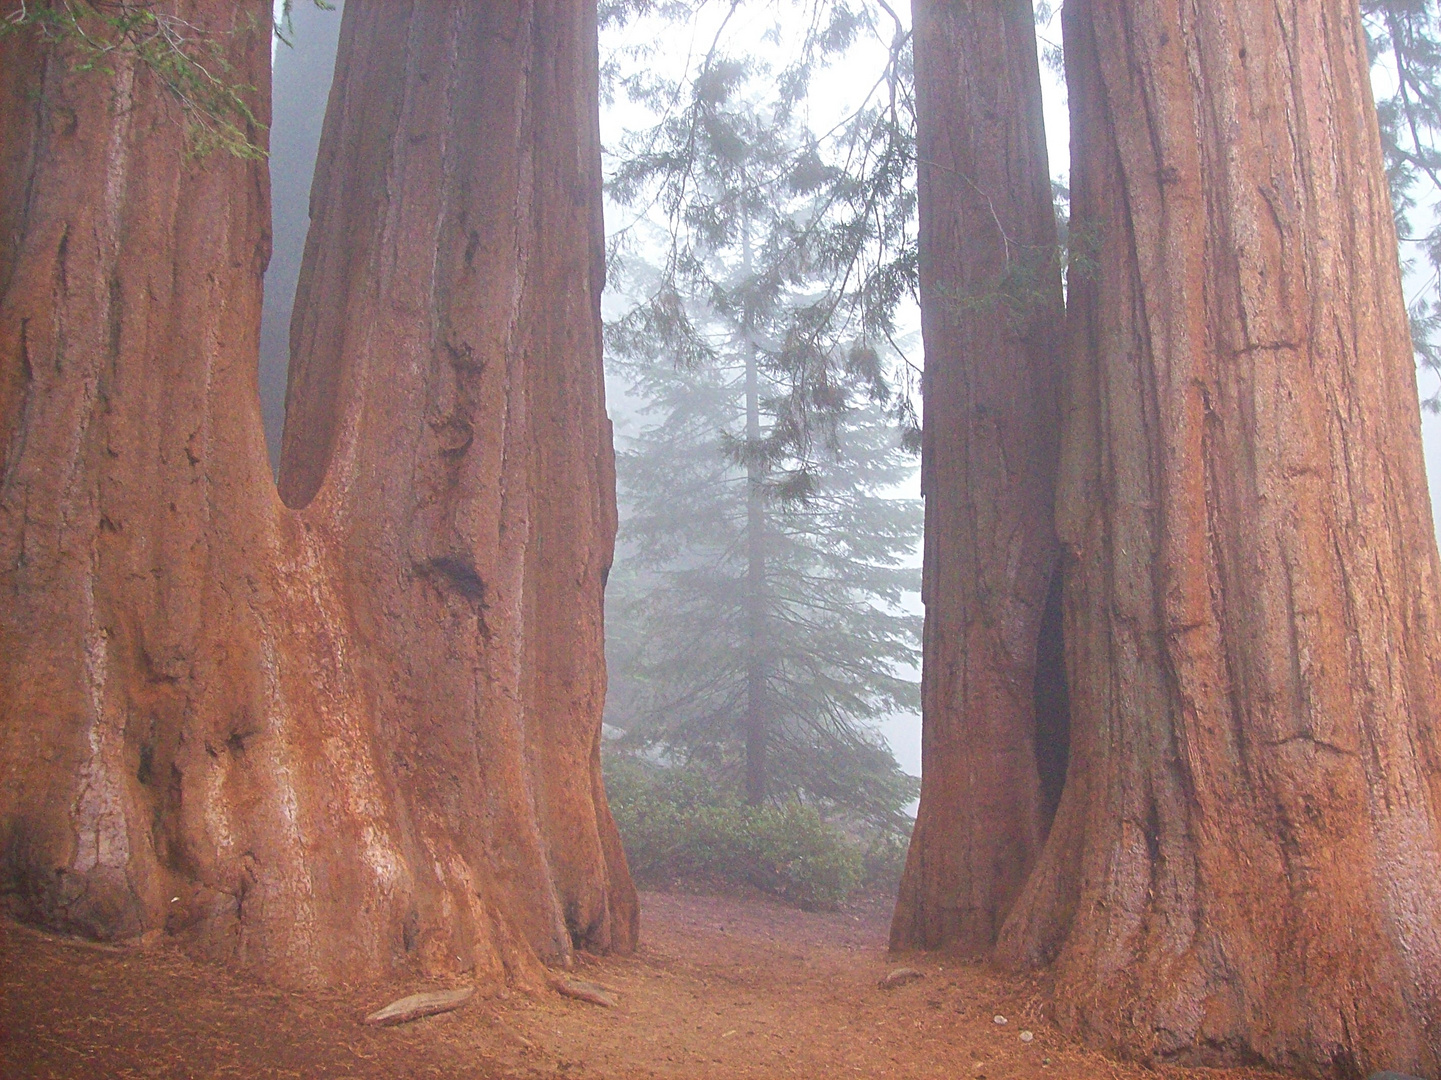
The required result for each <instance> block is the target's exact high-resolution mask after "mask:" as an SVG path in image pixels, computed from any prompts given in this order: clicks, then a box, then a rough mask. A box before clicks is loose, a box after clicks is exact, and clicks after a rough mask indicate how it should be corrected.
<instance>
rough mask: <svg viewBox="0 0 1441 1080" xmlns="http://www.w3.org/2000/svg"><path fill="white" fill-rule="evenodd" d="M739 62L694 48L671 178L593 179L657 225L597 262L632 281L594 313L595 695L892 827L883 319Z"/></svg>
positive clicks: (902, 798)
mask: <svg viewBox="0 0 1441 1080" xmlns="http://www.w3.org/2000/svg"><path fill="white" fill-rule="evenodd" d="M752 74H753V72H752V70H751V69H749V68H748V67H747V66H746V65H742V64H733V65H716V66H714V67H713V68H712V69H711V78H710V79H709V80H708V81H706V82H703V83H702V84H701V85H700V86H698V87H697V88H696V89H695V91H694V93H695V95H696V96H697V98H699V99H702V100H701V103H700V105H699V106H697V107H696V108H694V109H692V110H690V114H691V116H692V117H693V118H694V125H693V130H692V132H691V137H692V138H693V139H694V146H693V147H691V149H690V150H689V151H688V153H689V160H688V163H687V166H686V169H685V174H684V179H683V181H682V180H680V179H678V178H677V176H676V175H675V174H674V173H672V172H671V171H670V170H668V169H660V168H659V167H657V168H656V169H655V170H654V171H648V170H647V168H646V167H642V166H640V165H637V166H635V167H633V168H630V169H627V170H623V171H622V174H621V176H620V179H619V180H618V182H617V184H616V185H615V189H614V191H615V194H616V196H617V197H618V198H621V199H624V200H625V201H626V202H627V203H629V204H631V205H634V204H635V203H637V202H639V201H641V200H642V199H643V198H644V197H645V196H647V195H648V194H654V193H655V192H657V191H659V192H660V197H661V198H663V199H670V200H673V202H672V204H671V205H673V206H674V207H675V209H676V212H677V214H678V225H679V228H678V231H677V234H676V235H677V239H676V241H675V243H674V244H673V245H672V246H671V248H670V250H669V252H668V254H667V257H666V258H665V260H664V261H663V262H662V263H661V265H659V266H657V265H655V264H654V263H649V262H644V261H642V260H640V259H639V258H637V257H635V256H634V255H632V256H630V257H628V258H622V259H619V260H617V262H616V263H615V265H614V267H613V273H615V274H616V276H617V277H618V279H619V286H620V288H621V290H622V291H623V292H624V293H625V294H627V295H629V296H633V297H637V298H638V302H637V303H636V304H635V306H634V307H632V308H631V309H630V310H629V311H628V312H627V313H625V314H624V315H623V316H621V317H620V318H618V319H616V320H614V321H613V322H612V323H611V324H610V326H609V328H608V335H609V340H608V344H609V348H610V359H611V364H612V370H613V371H615V370H619V371H620V372H621V373H623V374H624V375H625V377H626V378H627V379H628V380H629V382H630V385H631V391H632V393H633V395H634V396H635V397H636V399H638V400H639V401H641V402H644V403H645V407H644V410H643V414H642V415H643V424H642V427H641V430H640V432H639V434H638V435H636V436H634V437H633V438H630V439H626V438H624V437H622V438H621V439H620V440H619V455H618V456H619V470H618V471H619V476H620V502H621V507H622V535H621V544H620V549H619V552H618V555H617V560H616V567H615V569H614V571H613V572H612V575H611V578H610V583H609V587H608V593H607V624H608V642H609V644H608V651H609V658H610V664H611V669H610V670H611V692H610V698H609V704H608V714H607V715H608V720H609V722H610V723H611V724H613V725H614V726H616V727H618V728H621V729H623V730H625V732H626V733H627V736H626V738H627V741H628V742H629V743H630V744H631V745H633V746H646V747H650V748H653V749H654V750H656V751H658V752H659V753H660V754H661V755H662V756H663V757H665V758H667V759H671V760H683V761H684V762H685V763H686V764H687V765H689V766H691V767H692V768H696V769H703V770H706V771H707V772H708V773H709V775H710V776H711V778H712V779H713V781H714V782H715V783H716V784H718V785H720V786H722V787H726V788H729V789H731V790H734V791H737V792H744V794H745V796H746V798H747V800H748V801H749V802H751V803H752V804H760V803H764V802H768V801H776V800H780V801H784V800H786V799H798V800H801V801H805V802H810V803H813V804H816V805H818V806H820V807H822V808H824V809H828V810H830V809H834V810H840V811H845V812H848V813H849V814H850V815H852V816H854V817H856V818H859V819H863V820H865V821H868V822H870V823H872V824H875V825H888V826H891V827H894V828H901V827H903V826H904V823H905V819H904V817H903V816H902V814H901V810H902V808H903V807H904V806H905V804H906V803H908V802H909V801H910V800H911V799H912V798H914V795H915V782H914V781H913V780H912V779H911V778H909V777H907V776H905V775H904V774H903V773H902V772H901V771H900V770H899V768H898V767H897V765H896V763H895V761H894V759H893V758H892V756H891V754H890V752H889V750H888V749H887V748H886V747H885V744H884V743H883V742H882V740H881V739H880V737H879V736H878V735H877V734H876V733H875V732H874V730H873V728H872V722H873V721H874V720H876V719H878V718H879V717H881V716H884V715H886V714H888V713H890V712H892V711H896V710H914V709H915V708H916V704H917V702H916V692H915V684H914V682H912V681H910V680H908V679H906V678H904V677H902V676H901V675H899V674H898V670H901V669H904V668H905V667H906V666H908V665H910V664H912V663H914V660H915V657H916V648H917V645H918V642H919V632H920V625H919V622H920V620H919V619H918V618H917V617H916V616H914V615H910V614H907V613H906V612H904V611H903V610H901V608H900V603H901V600H902V594H903V593H904V592H905V591H907V590H910V589H914V588H916V587H917V584H918V574H917V572H916V570H915V568H914V567H911V566H907V565H906V563H907V562H908V561H910V556H911V553H912V552H913V551H914V549H915V545H916V543H917V541H918V539H919V535H920V527H921V514H920V507H919V504H918V503H917V502H915V501H914V500H905V499H899V498H893V497H890V496H888V494H887V491H888V489H891V488H893V487H895V486H896V485H897V484H899V483H900V482H901V481H902V480H904V478H905V477H906V476H907V475H909V473H910V472H911V471H912V469H913V468H914V462H913V458H912V456H911V454H910V453H909V452H908V451H907V450H906V449H905V448H904V447H903V446H901V445H900V438H899V435H898V433H897V430H896V425H895V423H894V419H893V414H892V415H888V412H887V405H888V404H889V402H890V398H889V390H888V387H887V381H886V376H885V369H886V342H885V334H886V329H885V328H884V327H883V326H878V325H877V324H876V323H875V322H873V321H870V320H868V318H867V315H866V310H867V301H866V299H865V297H864V295H860V294H852V295H846V294H845V293H844V290H843V289H841V288H840V287H839V286H838V285H837V282H836V276H835V274H836V271H837V270H838V269H840V268H841V267H842V264H843V263H844V262H845V260H846V259H847V258H848V257H849V256H847V255H846V254H845V249H846V245H847V244H848V243H850V242H852V241H851V240H849V239H848V237H849V235H850V234H849V233H848V232H847V227H846V225H845V224H844V223H842V224H838V225H836V224H832V223H828V221H827V214H828V213H829V212H830V210H831V207H832V206H833V202H834V180H835V173H834V172H833V171H832V170H833V168H834V167H833V166H829V165H827V164H826V163H825V162H824V161H823V160H822V158H821V156H820V152H819V150H818V149H817V147H816V140H815V137H814V135H813V134H812V133H810V132H809V131H808V130H807V129H806V128H805V127H804V126H803V125H801V124H800V123H799V122H798V121H797V120H796V119H795V118H794V117H793V116H792V115H790V114H788V113H787V112H786V111H785V109H784V108H781V107H779V106H777V105H776V103H775V102H774V101H773V100H772V101H761V100H757V97H756V96H755V92H754V83H753V81H752V79H751V78H750V76H751V75H752ZM798 162H799V163H800V165H798V164H797V163H798ZM806 163H809V167H808V168H807V164H806ZM682 183H683V184H684V185H685V187H686V189H687V190H686V193H684V194H682V193H679V192H677V191H676V186H677V185H680V184H682ZM838 251H839V253H838ZM842 276H843V271H842ZM842 335H844V336H842Z"/></svg>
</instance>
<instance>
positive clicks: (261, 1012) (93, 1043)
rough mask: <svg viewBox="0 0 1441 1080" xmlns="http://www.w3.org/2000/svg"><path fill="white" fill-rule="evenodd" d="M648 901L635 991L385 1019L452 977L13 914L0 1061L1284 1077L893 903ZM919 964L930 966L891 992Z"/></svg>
mask: <svg viewBox="0 0 1441 1080" xmlns="http://www.w3.org/2000/svg"><path fill="white" fill-rule="evenodd" d="M643 903H644V919H645V921H644V924H643V940H644V944H643V946H642V948H641V950H640V952H639V953H638V954H637V955H636V956H634V957H630V958H625V959H620V958H604V959H599V958H597V959H590V958H587V959H586V960H585V961H584V962H583V964H582V965H581V967H580V968H579V969H578V970H577V972H576V973H575V974H576V976H577V977H579V978H584V979H590V980H593V981H597V982H600V983H603V984H605V985H607V986H609V987H611V988H613V989H614V990H615V991H617V993H618V997H619V1002H620V1004H619V1006H618V1007H616V1008H614V1009H607V1008H602V1007H599V1006H596V1005H590V1004H586V1003H584V1002H580V1001H574V1000H570V999H567V998H564V997H561V996H560V995H558V994H553V993H550V992H542V993H537V994H519V993H513V994H510V995H508V996H506V997H505V998H491V999H489V1000H472V1002H471V1003H470V1004H468V1005H466V1006H465V1007H464V1008H462V1009H461V1010H459V1011H458V1012H454V1013H450V1014H447V1015H444V1016H436V1017H430V1018H427V1019H424V1020H419V1021H416V1022H414V1023H411V1024H406V1025H404V1026H401V1027H396V1028H383V1029H375V1028H367V1027H365V1026H363V1025H362V1024H361V1023H360V1018H361V1017H362V1016H364V1015H365V1014H366V1013H367V1012H369V1011H371V1010H373V1009H375V1008H378V1007H379V1006H381V1005H384V1004H385V1003H386V1002H388V1001H389V1000H391V999H392V998H394V997H398V996H401V995H402V994H406V993H411V992H414V991H417V990H422V989H433V988H434V987H433V986H425V985H412V984H407V985H397V986H394V987H389V988H386V989H383V990H376V989H374V988H369V989H366V990H337V991H328V992H324V993H318V994H293V993H288V992H284V991H276V990H272V989H268V988H266V987H263V986H260V985H258V984H255V983H252V982H248V981H245V980H241V979H237V978H236V977H234V976H233V975H230V974H228V973H226V972H224V971H222V970H219V969H217V968H214V967H211V966H208V965H204V964H198V963H195V962H194V961H192V960H190V959H188V958H187V957H186V956H184V955H183V954H182V953H181V952H179V950H177V949H174V948H171V947H168V946H165V945H157V946H154V947H151V948H148V949H127V950H107V949H103V948H97V947H95V946H84V945H78V944H75V943H72V942H69V941H66V940H63V939H58V938H52V937H49V936H46V935H41V934H37V933H36V932H34V931H30V930H26V929H23V928H19V927H16V926H13V925H10V924H3V923H0V1077H4V1078H5V1080H10V1078H17V1080H18V1078H22V1077H24V1078H29V1077H37V1078H39V1077H47V1078H48V1077H56V1078H60V1077H64V1078H66V1080H69V1078H76V1080H81V1078H89V1077H96V1078H99V1077H106V1078H110V1077H167V1078H168V1077H177V1078H179V1077H184V1078H187V1080H188V1078H192V1077H193V1078H200V1077H207V1078H208V1077H298V1078H304V1080H310V1078H312V1077H314V1078H323V1080H330V1078H335V1080H341V1078H353V1080H372V1078H374V1080H381V1078H385V1080H391V1078H408V1077H417V1078H418V1077H456V1078H480V1077H485V1078H490V1077H495V1078H528V1080H529V1078H538V1077H556V1076H564V1077H573V1078H585V1080H589V1078H601V1077H614V1078H629V1077H637V1078H639V1077H658V1078H672V1077H674V1078H678V1080H679V1078H698V1077H716V1078H728V1077H816V1078H821V1077H824V1078H828V1080H829V1078H836V1077H887V1078H897V1080H900V1078H926V1080H930V1078H942V1077H944V1078H946V1080H956V1078H967V1077H971V1078H980V1077H984V1078H986V1080H1011V1078H1015V1080H1021V1078H1035V1080H1052V1078H1068V1077H1074V1078H1078V1080H1079V1078H1086V1080H1091V1078H1105V1080H1142V1078H1143V1077H1144V1078H1151V1080H1155V1078H1157V1077H1164V1078H1166V1080H1260V1078H1261V1077H1273V1078H1274V1074H1269V1073H1263V1072H1260V1071H1248V1070H1234V1071H1233V1070H1225V1071H1222V1070H1183V1069H1163V1070H1150V1071H1148V1070H1145V1069H1141V1068H1138V1067H1134V1066H1129V1065H1122V1064H1117V1063H1114V1062H1111V1061H1108V1060H1107V1059H1105V1058H1103V1057H1101V1056H1099V1055H1097V1054H1094V1053H1090V1052H1088V1051H1084V1050H1082V1049H1080V1048H1078V1047H1076V1046H1074V1045H1073V1044H1071V1043H1069V1042H1067V1041H1066V1040H1064V1039H1062V1038H1061V1037H1060V1036H1059V1034H1058V1033H1057V1032H1056V1031H1055V1029H1054V1028H1052V1027H1051V1026H1050V1024H1049V1023H1048V1022H1047V1020H1046V1013H1047V1003H1046V996H1045V993H1044V991H1043V989H1042V988H1041V987H1040V986H1038V985H1036V984H1032V983H1029V982H1026V981H1018V980H1014V979H1003V978H1001V977H998V976H997V975H995V974H993V973H991V972H989V971H987V970H986V969H984V968H980V967H977V966H974V965H963V964H957V963H955V962H953V961H947V960H946V959H945V958H936V957H926V956H921V957H915V956H912V957H901V958H897V957H890V956H887V955H886V952H885V937H886V912H884V911H880V910H871V911H861V912H850V913H837V914H807V913H805V912H800V911H796V910H794V909H791V908H786V907H782V906H780V905H776V904H771V903H768V902H765V901H755V900H746V901H740V900H734V899H725V898H718V897H698V896H686V895H669V894H660V893H648V894H645V895H644V897H643ZM901 965H905V966H909V967H913V968H915V969H917V970H919V971H920V972H922V973H923V974H924V978H922V979H920V980H918V981H915V982H912V983H910V984H908V985H905V986H901V987H898V988H895V989H891V990H882V989H879V988H878V987H877V985H876V984H877V981H878V980H879V979H880V978H881V976H883V975H884V974H886V973H887V972H889V971H891V970H893V969H894V968H896V967H898V966H901ZM996 1016H1004V1017H1005V1018H1006V1023H1004V1024H999V1023H996V1022H995V1020H994V1018H995V1017H996ZM1023 1032H1029V1033H1031V1039H1030V1040H1029V1041H1023V1040H1022V1033H1023Z"/></svg>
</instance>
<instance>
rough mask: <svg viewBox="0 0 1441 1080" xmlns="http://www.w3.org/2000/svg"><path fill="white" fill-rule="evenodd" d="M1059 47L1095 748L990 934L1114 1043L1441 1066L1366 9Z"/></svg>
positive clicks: (1072, 15)
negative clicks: (1046, 977) (1036, 968)
mask: <svg viewBox="0 0 1441 1080" xmlns="http://www.w3.org/2000/svg"><path fill="white" fill-rule="evenodd" d="M1065 44H1066V57H1067V77H1068V82H1069V94H1070V101H1071V109H1072V124H1073V129H1072V148H1073V151H1072V152H1073V159H1072V168H1073V173H1072V191H1073V217H1072V237H1073V244H1072V247H1073V262H1072V270H1071V279H1070V284H1071V305H1070V315H1069V320H1070V321H1069V335H1070V340H1069V368H1068V374H1067V387H1066V394H1065V403H1066V412H1065V418H1064V425H1065V426H1064V436H1063V443H1064V452H1063V460H1062V467H1061V478H1060V483H1059V492H1058V500H1057V505H1058V508H1059V510H1058V533H1059V536H1060V540H1061V543H1062V545H1063V548H1064V551H1065V562H1066V578H1065V580H1066V596H1065V640H1066V647H1067V653H1068V663H1069V683H1070V691H1071V698H1072V733H1073V737H1072V747H1071V764H1070V774H1069V778H1068V780H1067V785H1066V788H1065V791H1064V794H1063V795H1062V798H1061V804H1060V808H1059V812H1058V814H1057V817H1056V820H1055V824H1054V826H1053V828H1052V831H1051V835H1050V838H1049V840H1048V843H1047V846H1046V849H1045V852H1044V855H1043V857H1042V861H1041V863H1040V865H1039V867H1038V868H1037V870H1036V871H1035V873H1034V874H1033V875H1032V877H1031V879H1030V881H1029V883H1028V885H1027V888H1026V891H1025V893H1024V894H1023V896H1022V897H1021V899H1020V901H1019V902H1018V903H1017V906H1016V908H1015V910H1014V911H1013V912H1012V914H1011V916H1010V918H1009V920H1008V922H1007V923H1006V925H1005V928H1004V930H1003V933H1002V937H1001V941H1000V945H999V955H1000V957H1001V958H1002V960H1004V961H1007V962H1009V963H1012V964H1016V965H1026V964H1040V963H1047V962H1050V961H1053V960H1054V962H1055V971H1056V975H1057V980H1058V988H1057V1013H1058V1020H1059V1022H1060V1023H1061V1025H1062V1027H1063V1028H1065V1029H1066V1030H1069V1031H1071V1032H1075V1033H1078V1034H1081V1035H1083V1036H1084V1037H1086V1038H1087V1039H1089V1040H1091V1041H1093V1042H1096V1043H1100V1044H1102V1045H1104V1046H1107V1047H1110V1048H1111V1049H1113V1050H1115V1051H1119V1052H1121V1053H1123V1054H1128V1055H1134V1056H1137V1057H1141V1058H1150V1059H1158V1058H1159V1059H1165V1058H1177V1059H1191V1060H1203V1061H1206V1060H1225V1061H1236V1060H1248V1059H1249V1060H1265V1061H1267V1062H1269V1063H1272V1064H1274V1065H1278V1066H1281V1067H1285V1068H1294V1069H1296V1070H1298V1071H1305V1072H1308V1073H1317V1074H1321V1073H1325V1074H1335V1075H1340V1076H1351V1075H1364V1074H1366V1073H1368V1072H1370V1071H1371V1070H1373V1069H1378V1068H1383V1067H1391V1068H1399V1069H1401V1070H1402V1071H1405V1072H1410V1073H1419V1074H1420V1075H1427V1076H1429V1075H1434V1074H1435V1071H1436V1069H1437V1067H1438V1058H1441V830H1438V818H1437V808H1438V798H1441V742H1438V734H1437V729H1436V726H1435V724H1436V720H1435V718H1436V716H1437V715H1438V706H1441V698H1438V689H1441V669H1438V665H1441V661H1438V654H1437V652H1436V648H1435V641H1436V634H1437V631H1438V617H1437V616H1438V609H1437V555H1436V546H1435V541H1434V538H1433V535H1432V531H1431V526H1430V522H1429V518H1428V515H1427V513H1426V511H1427V499H1426V480H1425V476H1424V474H1423V469H1422V457H1421V444H1420V439H1419V430H1418V428H1419V425H1418V410H1417V397H1416V384H1415V375H1414V367H1413V359H1412V353H1411V347H1410V342H1409V337H1408V333H1407V326H1406V315H1405V311H1404V309H1403V305H1402V295H1401V283H1400V278H1399V272H1398V269H1397V263H1396V246H1395V233H1394V231H1393V226H1392V218H1391V204H1390V201H1389V198H1388V193H1387V189H1386V185H1385V180H1384V176H1383V174H1382V169H1381V155H1380V148H1379V141H1378V137H1377V131H1376V117H1375V111H1374V108H1373V106H1372V101H1371V95H1370V88H1369V84H1368V65H1367V56H1366V50H1365V46H1364V43H1363V39H1362V33H1361V28H1360V25H1359V19H1358V13H1357V10H1356V5H1355V4H1354V3H1353V2H1347V0H1323V2H1318V3H1314V4H1308V5H1292V6H1285V7H1283V8H1277V7H1273V6H1267V5H1253V4H1245V3H1220V4H1203V5H1188V4H1177V5H1171V4H1157V3H1152V2H1141V0H1072V2H1069V3H1068V4H1067V5H1066V8H1065ZM1077 254H1084V256H1085V258H1084V261H1083V262H1082V263H1078V261H1076V259H1075V255H1077Z"/></svg>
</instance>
